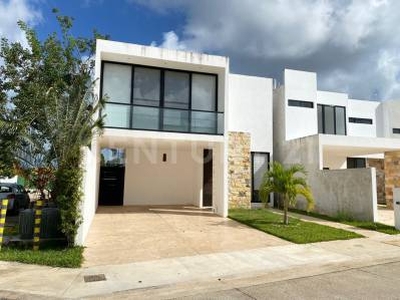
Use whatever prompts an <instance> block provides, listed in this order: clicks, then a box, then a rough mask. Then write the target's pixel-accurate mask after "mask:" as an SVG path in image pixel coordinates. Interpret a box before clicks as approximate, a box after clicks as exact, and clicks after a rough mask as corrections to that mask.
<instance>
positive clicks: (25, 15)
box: [0, 0, 42, 45]
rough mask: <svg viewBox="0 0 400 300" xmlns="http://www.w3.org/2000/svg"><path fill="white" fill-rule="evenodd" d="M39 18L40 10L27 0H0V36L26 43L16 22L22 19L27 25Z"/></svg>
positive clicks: (37, 20) (34, 22)
mask: <svg viewBox="0 0 400 300" xmlns="http://www.w3.org/2000/svg"><path fill="white" fill-rule="evenodd" d="M41 18H42V15H41V13H40V11H39V10H37V9H36V8H35V7H34V6H32V4H30V3H29V1H28V0H0V36H1V37H5V38H7V39H9V40H10V41H13V42H21V43H23V44H24V45H26V39H25V35H24V34H23V33H22V32H21V30H20V29H19V27H18V25H17V22H18V21H19V20H22V21H24V22H26V23H28V24H29V25H35V24H36V23H37V22H39V21H40V20H41Z"/></svg>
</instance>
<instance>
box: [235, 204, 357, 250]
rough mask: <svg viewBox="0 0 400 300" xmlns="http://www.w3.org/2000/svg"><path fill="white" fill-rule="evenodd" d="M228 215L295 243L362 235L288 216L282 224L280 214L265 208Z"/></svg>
mask: <svg viewBox="0 0 400 300" xmlns="http://www.w3.org/2000/svg"><path fill="white" fill-rule="evenodd" d="M229 217H230V218H231V219H233V220H236V221H238V222H240V223H243V224H246V225H248V226H250V227H253V228H256V229H258V230H261V231H263V232H266V233H269V234H272V235H275V236H277V237H280V238H282V239H284V240H287V241H290V242H293V243H296V244H307V243H315V242H323V241H332V240H348V239H353V238H360V237H363V236H362V235H360V234H357V233H354V232H350V231H347V230H343V229H337V228H333V227H329V226H324V225H320V224H316V223H312V222H304V221H301V220H299V219H296V218H289V225H284V224H283V223H282V219H283V217H282V215H279V214H276V213H273V212H271V211H268V210H267V209H242V208H238V209H230V210H229Z"/></svg>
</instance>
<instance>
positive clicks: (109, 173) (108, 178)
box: [99, 166, 125, 205]
mask: <svg viewBox="0 0 400 300" xmlns="http://www.w3.org/2000/svg"><path fill="white" fill-rule="evenodd" d="M124 179H125V167H121V166H118V167H117V166H115V167H100V189H99V205H123V204H124Z"/></svg>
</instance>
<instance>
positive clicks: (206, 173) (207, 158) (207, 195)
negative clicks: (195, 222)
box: [203, 149, 213, 206]
mask: <svg viewBox="0 0 400 300" xmlns="http://www.w3.org/2000/svg"><path fill="white" fill-rule="evenodd" d="M212 165H213V152H212V150H211V149H204V151H203V206H212V190H213V169H212Z"/></svg>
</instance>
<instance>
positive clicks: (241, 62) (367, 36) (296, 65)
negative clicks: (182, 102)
mask: <svg viewBox="0 0 400 300" xmlns="http://www.w3.org/2000/svg"><path fill="white" fill-rule="evenodd" d="M53 7H57V8H59V9H60V10H61V12H62V13H63V14H66V15H70V16H73V17H74V18H75V26H74V33H75V34H76V35H81V36H88V35H89V34H90V32H91V30H92V29H93V28H97V29H98V30H99V31H100V32H102V33H107V34H110V36H111V39H113V40H118V41H124V42H131V43H138V44H144V45H150V44H152V45H158V46H162V47H167V48H174V49H184V50H191V51H197V52H206V53H211V54H219V55H225V56H229V57H230V61H231V71H232V72H235V73H242V74H249V75H259V76H267V77H273V78H276V79H277V80H278V81H279V80H280V77H281V74H282V70H283V69H284V68H293V69H300V70H306V71H315V72H317V73H318V86H319V89H322V90H331V91H340V92H347V93H349V96H350V97H352V98H358V99H374V100H385V99H399V100H400V1H399V0H113V1H112V0H108V1H107V0H84V1H78V0H70V1H61V0H59V1H56V0H0V35H1V36H5V37H7V38H9V39H11V40H19V41H22V42H24V41H23V36H22V35H21V33H20V32H19V31H18V30H17V27H16V21H17V20H19V19H22V20H24V21H26V22H28V23H29V24H31V25H32V26H34V27H35V28H36V29H37V31H38V33H39V35H40V37H41V38H44V37H46V35H47V34H48V33H49V32H52V31H53V30H55V29H56V22H55V20H54V17H53V16H52V14H51V9H52V8H53Z"/></svg>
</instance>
